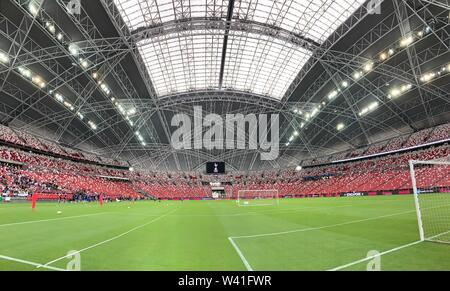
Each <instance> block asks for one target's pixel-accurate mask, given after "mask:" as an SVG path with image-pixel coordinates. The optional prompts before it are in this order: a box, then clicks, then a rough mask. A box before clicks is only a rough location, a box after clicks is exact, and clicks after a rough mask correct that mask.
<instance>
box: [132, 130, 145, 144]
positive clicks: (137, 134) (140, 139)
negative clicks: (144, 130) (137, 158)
mask: <svg viewBox="0 0 450 291" xmlns="http://www.w3.org/2000/svg"><path fill="white" fill-rule="evenodd" d="M135 135H136V137H137V138H138V140H139V141H140V142H141V144H142V145H143V146H146V145H147V143H146V142H145V140H144V137H142V134H141V133H140V132H139V131H136V132H135Z"/></svg>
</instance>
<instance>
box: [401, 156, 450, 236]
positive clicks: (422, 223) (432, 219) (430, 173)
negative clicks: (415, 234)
mask: <svg viewBox="0 0 450 291" xmlns="http://www.w3.org/2000/svg"><path fill="white" fill-rule="evenodd" d="M409 166H410V172H411V180H412V188H413V191H414V200H415V204H416V211H417V220H418V224H419V233H420V239H421V240H428V241H436V242H443V243H450V159H449V158H448V157H447V158H445V159H441V160H431V161H409Z"/></svg>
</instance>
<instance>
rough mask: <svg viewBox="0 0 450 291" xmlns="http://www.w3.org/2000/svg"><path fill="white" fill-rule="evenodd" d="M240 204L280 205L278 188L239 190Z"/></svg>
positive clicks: (238, 203)
mask: <svg viewBox="0 0 450 291" xmlns="http://www.w3.org/2000/svg"><path fill="white" fill-rule="evenodd" d="M236 202H237V205H238V206H276V205H279V203H280V202H279V199H278V190H239V191H238V197H237V200H236Z"/></svg>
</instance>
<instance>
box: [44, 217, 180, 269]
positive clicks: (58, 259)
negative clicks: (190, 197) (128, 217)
mask: <svg viewBox="0 0 450 291" xmlns="http://www.w3.org/2000/svg"><path fill="white" fill-rule="evenodd" d="M177 210H178V208H177V209H174V210H171V211H169V212H167V213H166V214H163V215H160V216H158V217H157V218H154V219H152V220H150V221H149V222H146V223H144V224H142V225H139V226H136V227H133V228H132V229H130V230H127V231H125V232H123V233H121V234H118V235H116V236H113V237H112V238H109V239H107V240H104V241H101V242H98V243H96V244H93V245H90V246H88V247H85V248H83V249H81V250H79V251H76V252H74V253H72V254H70V255H71V256H73V255H74V254H80V253H82V252H84V251H87V250H90V249H92V248H95V247H98V246H100V245H103V244H106V243H108V242H110V241H113V240H116V239H118V238H121V237H123V236H125V235H127V234H129V233H130V232H133V231H135V230H138V229H141V228H143V227H145V226H147V225H149V224H152V223H154V222H156V221H158V220H160V219H162V218H164V217H166V216H168V215H169V214H172V213H173V212H175V211H177ZM67 257H68V255H65V256H63V257H59V258H57V259H54V260H52V261H49V262H47V263H45V264H44V265H40V266H37V267H38V268H39V267H45V266H48V265H50V264H53V263H56V262H58V261H61V260H63V259H65V258H67Z"/></svg>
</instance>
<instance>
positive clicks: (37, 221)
mask: <svg viewBox="0 0 450 291" xmlns="http://www.w3.org/2000/svg"><path fill="white" fill-rule="evenodd" d="M107 213H109V212H102V213H93V214H84V215H76V216H67V217H60V218H50V219H41V220H29V221H23V222H13V223H6V224H0V227H5V226H16V225H22V224H32V223H39V222H47V221H57V220H66V219H73V218H80V217H89V216H94V215H102V214H107Z"/></svg>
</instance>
